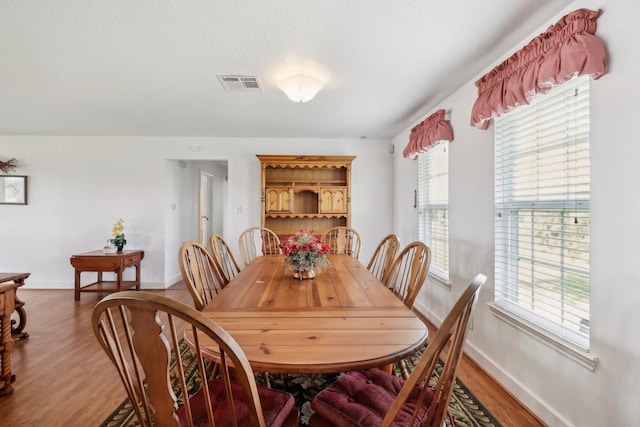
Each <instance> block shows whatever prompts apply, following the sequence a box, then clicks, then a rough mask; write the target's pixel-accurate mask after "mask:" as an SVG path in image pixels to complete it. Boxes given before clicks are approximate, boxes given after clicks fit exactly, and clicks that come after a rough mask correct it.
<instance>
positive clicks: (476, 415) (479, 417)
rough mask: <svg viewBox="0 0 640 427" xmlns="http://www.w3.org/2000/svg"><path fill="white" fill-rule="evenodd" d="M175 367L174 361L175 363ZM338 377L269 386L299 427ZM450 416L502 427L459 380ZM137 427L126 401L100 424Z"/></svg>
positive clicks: (298, 377) (287, 378) (195, 383)
mask: <svg viewBox="0 0 640 427" xmlns="http://www.w3.org/2000/svg"><path fill="white" fill-rule="evenodd" d="M422 350H423V349H420V350H418V351H416V352H415V353H414V354H413V355H412V356H411V357H410V358H408V359H407V360H406V361H405V362H406V365H407V369H408V370H409V371H410V370H411V368H412V367H413V366H414V364H415V362H416V361H417V360H418V359H419V358H420V356H421V355H422ZM180 351H181V352H182V353H183V360H185V356H189V355H190V357H189V359H190V360H194V363H193V364H192V365H194V366H195V358H194V357H193V353H192V352H191V349H190V348H189V347H188V346H187V345H186V344H184V343H183V344H181V347H180ZM172 364H175V361H172ZM185 371H186V372H187V373H188V374H189V377H188V378H187V381H188V383H189V385H190V388H191V392H193V393H195V392H196V391H197V390H198V389H199V387H200V378H198V377H197V375H195V369H189V368H186V369H185ZM394 372H395V374H396V375H398V376H400V368H399V366H397V365H396V366H395V369H394ZM339 375H340V374H286V375H279V374H271V375H270V383H271V387H273V388H277V389H281V390H286V391H288V392H289V393H291V394H292V395H293V396H294V397H295V399H296V405H297V406H298V408H299V409H300V426H306V425H308V423H309V417H310V416H311V414H312V413H313V410H312V409H311V404H310V402H311V400H312V399H313V397H314V396H315V395H316V394H317V393H318V392H319V391H321V390H322V389H324V388H326V387H328V386H329V385H331V384H332V383H333V382H334V381H335V380H336V379H337V378H338V376H339ZM436 375H437V373H436ZM256 382H257V383H258V385H262V382H263V376H262V374H259V373H256ZM178 398H180V396H178ZM449 412H450V413H451V415H452V416H453V418H454V421H455V426H461V427H491V426H494V427H501V425H500V423H498V421H497V420H496V419H495V418H494V417H493V416H492V415H491V414H490V413H489V411H487V410H486V409H485V407H484V406H482V404H481V403H480V402H479V401H478V400H477V399H476V398H475V396H473V395H472V394H471V393H470V392H469V390H467V388H466V387H465V386H464V384H462V382H460V381H459V380H457V381H456V385H455V387H454V390H453V395H452V397H451V400H450V402H449ZM138 425H139V423H138V419H137V417H136V415H135V412H134V410H133V407H132V406H131V402H130V401H129V399H126V400H125V401H124V402H122V404H120V406H118V408H117V409H116V410H115V411H114V412H113V413H112V414H111V415H110V416H109V417H108V418H107V419H106V420H105V421H104V422H103V423H102V424H101V427H134V426H138ZM446 425H447V426H450V424H449V421H448V420H447V421H446Z"/></svg>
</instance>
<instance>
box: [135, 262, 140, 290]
mask: <svg viewBox="0 0 640 427" xmlns="http://www.w3.org/2000/svg"><path fill="white" fill-rule="evenodd" d="M135 267H136V291H139V290H140V263H138V264H136V265H135Z"/></svg>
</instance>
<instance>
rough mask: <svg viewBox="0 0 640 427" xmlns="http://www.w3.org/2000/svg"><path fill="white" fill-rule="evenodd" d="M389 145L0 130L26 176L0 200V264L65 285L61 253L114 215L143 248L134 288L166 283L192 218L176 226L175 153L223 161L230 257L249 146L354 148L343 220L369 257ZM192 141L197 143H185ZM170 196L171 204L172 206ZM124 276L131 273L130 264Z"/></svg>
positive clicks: (175, 271)
mask: <svg viewBox="0 0 640 427" xmlns="http://www.w3.org/2000/svg"><path fill="white" fill-rule="evenodd" d="M389 143H390V141H388V140H360V139H353V140H317V139H260V138H258V139H256V138H248V139H241V138H237V139H228V138H156V137H78V136H69V137H66V136H0V156H2V158H3V159H5V158H14V157H15V158H16V159H18V165H19V168H18V170H16V172H15V174H20V175H27V176H28V177H29V178H28V179H29V183H28V186H29V187H28V189H29V200H28V205H26V206H12V205H0V239H1V240H0V271H28V272H31V273H32V274H31V277H30V278H29V280H28V281H27V285H26V287H29V288H63V289H64V288H69V289H70V288H72V287H73V276H74V273H73V268H72V267H71V265H70V263H69V257H70V256H71V255H72V254H76V253H82V252H86V251H90V250H96V249H100V248H102V246H103V245H104V244H105V242H106V240H107V239H108V238H109V237H110V233H111V227H112V226H113V223H114V222H115V221H116V219H117V218H123V219H124V220H125V224H124V225H125V230H124V233H125V235H126V238H127V246H126V248H128V249H134V248H139V249H144V251H145V257H144V260H143V262H142V268H141V273H142V282H143V283H142V287H143V288H163V287H166V286H168V285H171V284H172V283H174V282H175V281H176V279H177V278H179V268H178V265H177V250H178V247H179V245H180V244H181V243H182V242H183V241H185V240H192V239H193V235H192V231H193V229H194V226H193V223H192V224H187V225H186V226H184V227H183V222H184V220H183V218H185V215H188V214H186V213H185V212H190V211H195V212H197V206H195V204H196V202H197V198H196V199H195V200H194V196H193V194H192V193H189V194H186V192H185V191H184V187H183V185H184V182H187V181H189V180H190V178H189V177H188V174H190V172H189V170H186V169H181V168H180V167H179V164H178V162H177V161H175V160H180V159H182V160H199V161H204V160H226V161H228V182H227V190H226V191H227V192H228V195H227V201H228V203H227V205H226V206H225V211H224V212H223V214H224V218H225V222H224V224H223V233H222V234H223V236H224V237H225V239H226V240H227V241H228V243H229V245H230V246H231V249H232V250H233V251H234V253H235V254H236V255H237V256H239V253H238V250H237V241H238V236H239V235H240V232H241V231H242V230H244V229H245V228H247V227H250V226H255V225H259V224H260V162H259V160H258V159H257V158H256V156H255V155H256V154H320V155H322V154H324V155H354V156H356V159H355V160H354V162H353V166H352V168H353V169H352V170H353V178H352V185H353V190H352V226H353V227H355V228H356V229H358V231H359V232H360V233H361V234H362V235H363V236H369V237H368V238H367V239H365V240H364V242H363V249H362V254H361V256H362V257H363V259H368V257H369V256H370V255H371V253H372V252H373V250H374V249H375V247H376V245H377V244H378V241H379V240H380V239H381V238H382V237H383V236H384V235H385V234H387V233H390V232H392V231H393V222H392V215H393V212H392V209H391V208H388V207H390V206H391V204H392V182H391V181H392V172H391V170H392V157H391V154H389V152H388V146H389ZM194 146H195V147H197V148H198V150H197V151H192V150H191V147H194ZM169 160H172V161H169ZM187 163H188V164H189V163H190V162H187ZM208 163H209V162H204V164H208ZM195 165H196V166H194V167H193V170H196V169H197V170H199V168H200V166H201V163H195ZM185 174H187V175H185ZM185 180H186V181H185ZM174 203H175V204H176V209H172V205H173V204H174ZM381 207H383V208H382V209H381ZM372 213H373V214H372ZM196 233H197V232H196ZM196 237H197V234H196ZM130 270H131V269H130ZM126 274H127V275H128V276H129V277H130V276H132V275H133V271H127V273H126ZM91 276H92V275H90V274H87V275H86V278H87V280H85V279H84V277H85V276H84V275H83V283H87V282H88V280H94V279H92V277H91ZM93 276H94V275H93ZM94 277H95V276H94Z"/></svg>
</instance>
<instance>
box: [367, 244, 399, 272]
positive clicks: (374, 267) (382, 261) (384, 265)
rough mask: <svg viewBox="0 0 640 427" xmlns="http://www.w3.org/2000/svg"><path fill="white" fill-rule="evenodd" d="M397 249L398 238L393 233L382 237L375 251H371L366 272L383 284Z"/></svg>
mask: <svg viewBox="0 0 640 427" xmlns="http://www.w3.org/2000/svg"><path fill="white" fill-rule="evenodd" d="M399 247H400V239H398V236H396V235H395V234H393V233H391V234H387V235H386V236H384V237H383V238H382V240H381V241H380V243H379V244H378V247H377V248H376V250H375V251H373V255H372V256H371V260H370V261H369V265H367V270H369V272H371V274H373V275H374V276H376V278H377V279H378V280H380V281H381V282H384V279H385V274H386V273H388V272H389V268H390V267H391V263H393V260H394V259H395V256H396V253H398V249H399Z"/></svg>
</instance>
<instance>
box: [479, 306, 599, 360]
mask: <svg viewBox="0 0 640 427" xmlns="http://www.w3.org/2000/svg"><path fill="white" fill-rule="evenodd" d="M489 308H490V309H491V311H492V313H493V315H494V316H496V317H497V318H499V319H500V320H503V321H505V322H507V323H509V324H510V325H511V326H514V327H515V328H517V329H519V330H521V331H522V332H525V333H526V334H528V335H530V336H532V337H533V338H535V339H537V340H538V341H540V342H542V343H543V344H545V345H547V346H548V347H551V348H552V349H554V350H556V351H557V352H558V353H560V354H562V355H563V356H566V357H568V358H569V359H571V360H573V361H574V362H576V363H578V364H579V365H581V366H583V367H585V368H587V369H589V370H590V371H595V369H596V366H598V361H599V359H598V357H597V356H594V355H592V354H590V353H589V352H588V350H585V349H582V348H579V347H578V346H576V345H574V344H572V343H570V342H569V341H566V340H563V339H561V338H559V337H558V336H556V335H554V334H551V333H550V332H548V331H546V330H544V329H542V328H540V327H539V326H536V325H534V324H533V323H531V322H529V321H527V320H525V319H524V318H522V317H520V316H517V315H515V314H514V313H512V312H510V311H508V310H505V309H504V308H503V307H500V306H499V305H497V304H494V303H489Z"/></svg>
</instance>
